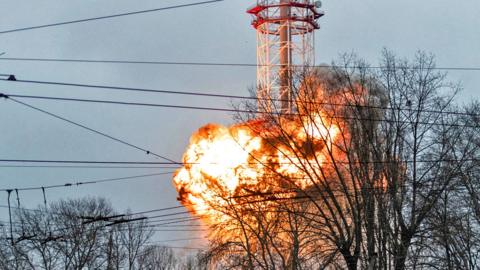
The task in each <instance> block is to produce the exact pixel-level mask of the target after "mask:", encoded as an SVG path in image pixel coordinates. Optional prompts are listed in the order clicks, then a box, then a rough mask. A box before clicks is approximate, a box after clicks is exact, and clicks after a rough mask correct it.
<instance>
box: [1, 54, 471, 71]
mask: <svg viewBox="0 0 480 270" xmlns="http://www.w3.org/2000/svg"><path fill="white" fill-rule="evenodd" d="M2 60H3V61H28V62H66V63H94V64H95V63H97V64H98V63H103V64H140V65H180V66H219V67H229V66H230V67H262V66H267V64H253V63H223V62H179V61H146V60H118V59H74V58H40V57H0V61H2ZM268 66H277V65H268ZM278 66H280V65H279V64H278ZM292 66H293V67H310V68H315V67H324V68H366V69H388V67H386V66H341V65H329V64H321V65H292ZM395 68H398V69H424V68H421V67H418V68H416V67H404V66H396V67H395ZM428 69H433V70H454V71H480V67H448V66H445V67H430V68H428Z"/></svg>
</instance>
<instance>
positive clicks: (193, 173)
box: [174, 113, 339, 224]
mask: <svg viewBox="0 0 480 270" xmlns="http://www.w3.org/2000/svg"><path fill="white" fill-rule="evenodd" d="M328 118H329V117H326V114H324V113H318V114H316V115H306V116H301V117H300V116H299V117H296V119H292V118H289V117H283V116H282V117H278V118H277V120H278V122H277V124H276V125H272V124H268V121H265V120H255V121H249V122H246V123H243V124H237V125H233V126H231V127H225V126H221V125H216V124H208V125H206V126H204V127H202V128H200V129H199V130H198V131H197V132H196V133H194V134H193V135H192V137H191V139H190V145H189V146H188V148H187V150H186V152H185V154H184V156H183V162H184V166H183V168H181V169H179V170H178V171H177V173H176V175H175V176H174V184H175V186H176V189H177V191H178V193H179V200H180V201H181V202H182V204H183V205H184V206H186V207H187V208H188V209H189V210H190V211H192V212H193V213H195V214H197V215H200V216H201V217H202V219H203V220H204V221H205V222H207V223H208V224H215V223H218V222H219V221H225V220H227V219H228V218H229V217H228V216H227V215H225V214H224V213H223V212H222V211H221V209H222V207H227V206H228V205H231V204H236V203H240V201H239V200H237V199H236V197H237V198H239V197H241V196H244V195H246V194H252V192H257V193H261V192H271V193H275V192H276V191H279V190H281V186H282V183H281V182H282V179H285V178H288V179H289V181H291V182H292V183H293V185H294V186H295V187H297V188H304V189H305V188H308V187H309V186H310V185H311V183H310V182H309V181H310V180H308V179H309V178H308V177H306V175H305V174H306V173H308V170H314V169H315V168H314V166H315V165H312V164H316V166H323V165H322V164H323V161H324V160H325V159H326V155H328V153H329V151H331V150H332V144H333V143H334V142H335V140H336V138H337V136H338V134H339V126H338V125H337V124H336V123H332V122H331V121H329V120H327V119H328ZM279 126H281V129H280V128H278V127H279ZM282 132H285V133H288V134H289V136H291V137H292V140H291V142H289V145H288V146H289V147H286V145H285V142H284V141H283V142H282V141H281V140H282V139H281V138H282ZM290 144H292V145H290ZM295 149H300V150H301V152H302V153H305V155H306V156H302V157H299V156H298V155H296V153H294V152H296V151H294V150H295ZM307 163H308V166H305V164H307ZM306 168H308V169H307V170H306ZM272 175H274V176H275V177H271V176H272ZM272 179H277V180H272Z"/></svg>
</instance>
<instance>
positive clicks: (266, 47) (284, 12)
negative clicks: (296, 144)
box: [247, 0, 324, 113]
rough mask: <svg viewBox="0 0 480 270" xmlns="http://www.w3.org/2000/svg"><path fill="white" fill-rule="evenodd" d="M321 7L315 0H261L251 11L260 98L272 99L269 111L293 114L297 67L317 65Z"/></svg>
mask: <svg viewBox="0 0 480 270" xmlns="http://www.w3.org/2000/svg"><path fill="white" fill-rule="evenodd" d="M320 7H321V2H320V1H315V2H314V1H312V0H257V4H256V5H255V6H254V7H252V8H250V9H248V10H247V12H248V13H249V14H252V15H253V21H252V26H253V27H254V28H255V29H256V30H257V96H258V98H259V99H271V100H272V101H271V102H269V103H268V104H269V105H268V108H265V109H267V110H272V109H274V108H280V111H281V112H284V113H289V112H293V110H294V102H293V93H292V89H293V80H292V76H293V71H294V67H295V66H311V65H314V57H315V55H314V51H315V50H314V31H315V30H316V29H319V28H320V26H319V25H318V23H317V19H318V18H320V17H322V16H323V15H324V13H323V12H322V11H320V10H319V8H320ZM276 100H280V101H276Z"/></svg>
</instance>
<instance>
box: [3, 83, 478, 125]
mask: <svg viewBox="0 0 480 270" xmlns="http://www.w3.org/2000/svg"><path fill="white" fill-rule="evenodd" d="M0 81H4V82H13V83H15V82H16V83H29V84H42V85H54V86H71V87H82V88H94V89H104V90H113V91H134V92H146V93H157V94H172V95H190V96H203V97H214V98H231V99H243V100H254V101H278V102H282V101H287V100H285V99H278V98H258V97H252V96H242V95H229V94H212V93H205V92H199V91H173V90H164V89H151V88H138V87H122V86H109V85H95V84H83V83H68V82H52V81H38V80H21V79H16V80H8V79H0ZM306 103H307V104H314V105H328V106H335V107H336V106H339V107H355V108H369V109H381V110H395V111H399V110H400V111H411V112H416V111H418V110H416V109H412V108H406V107H403V108H401V107H398V108H397V107H396V108H394V107H388V106H374V105H363V104H346V103H331V102H315V101H309V102H306ZM422 111H423V112H428V113H438V114H452V115H464V116H475V117H480V114H473V113H467V112H460V111H441V110H422Z"/></svg>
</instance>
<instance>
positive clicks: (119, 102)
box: [0, 93, 480, 164]
mask: <svg viewBox="0 0 480 270" xmlns="http://www.w3.org/2000/svg"><path fill="white" fill-rule="evenodd" d="M0 97H4V98H7V99H10V100H13V101H15V102H17V103H20V104H23V105H26V106H28V107H31V108H32V107H33V106H32V105H28V104H26V103H23V102H21V101H19V100H17V99H14V98H12V97H16V98H26V99H42V100H55V101H67V102H84V103H101V104H112V105H127V106H143V107H161V108H174V109H191V110H205V111H222V112H235V113H255V114H275V115H285V116H295V115H297V116H303V114H299V113H283V112H266V111H257V110H243V109H227V108H214V107H204V106H186V105H173V104H157V103H142V102H126V101H113V100H98V99H80V98H63V97H51V96H48V97H47V96H33V95H15V94H5V93H0ZM33 108H35V109H37V110H40V111H42V112H44V113H47V114H51V113H48V112H46V111H44V110H42V109H38V108H36V107H33ZM469 115H470V116H476V115H474V114H469ZM57 118H58V117H57ZM327 118H330V119H343V120H361V121H373V122H387V123H402V124H410V122H409V121H405V120H390V119H381V118H380V119H374V118H359V117H347V116H327ZM61 119H62V120H66V119H64V118H61ZM415 124H417V125H430V126H449V127H468V128H479V127H480V125H470V124H454V123H450V124H445V123H437V122H425V121H417V122H415ZM130 146H132V145H130ZM134 147H135V148H137V149H139V150H142V151H146V152H147V154H148V153H149V152H148V151H147V150H145V149H143V148H138V147H137V146H134ZM162 158H163V157H162ZM164 159H167V158H164ZM167 160H169V161H172V160H170V159H167ZM172 162H175V161H172ZM175 164H181V163H179V162H175Z"/></svg>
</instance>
